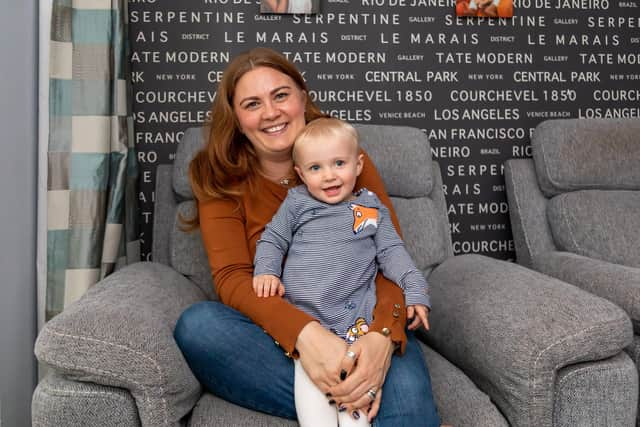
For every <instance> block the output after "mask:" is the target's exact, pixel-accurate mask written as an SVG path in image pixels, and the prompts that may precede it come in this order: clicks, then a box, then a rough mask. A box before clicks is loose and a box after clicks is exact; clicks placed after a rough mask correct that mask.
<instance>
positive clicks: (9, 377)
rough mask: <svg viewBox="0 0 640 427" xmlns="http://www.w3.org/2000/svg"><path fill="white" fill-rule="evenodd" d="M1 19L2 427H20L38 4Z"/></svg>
mask: <svg viewBox="0 0 640 427" xmlns="http://www.w3.org/2000/svg"><path fill="white" fill-rule="evenodd" d="M0 15H1V17H0V24H1V25H0V28H2V29H3V31H4V34H5V36H4V37H2V38H1V40H0V61H1V66H0V70H1V71H0V77H1V78H0V94H2V102H1V103H0V128H2V136H0V143H1V144H2V156H0V204H1V206H2V207H1V208H0V278H1V281H0V399H1V405H2V408H1V409H0V410H1V415H0V419H1V422H0V424H1V425H2V426H7V427H9V426H11V427H14V426H15V427H22V426H29V425H30V424H31V422H30V419H31V416H30V413H31V410H30V407H31V393H32V392H33V389H34V387H35V383H36V369H35V358H34V356H33V342H34V340H35V334H36V267H35V259H36V177H37V138H36V137H37V108H36V105H37V104H36V101H37V99H36V96H37V95H36V88H37V81H38V80H37V74H36V70H37V65H36V64H37V37H38V34H37V28H38V19H37V5H36V2H33V1H25V2H22V1H12V2H7V4H5V5H3V7H2V14H0Z"/></svg>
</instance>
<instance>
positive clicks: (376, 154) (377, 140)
mask: <svg viewBox="0 0 640 427" xmlns="http://www.w3.org/2000/svg"><path fill="white" fill-rule="evenodd" d="M355 127H356V129H357V130H358V134H359V135H360V143H361V146H362V148H364V150H365V151H366V152H367V153H368V154H369V156H370V157H371V159H372V160H373V163H374V164H375V165H376V168H378V172H379V173H380V175H382V176H383V177H384V178H383V181H384V184H385V186H386V189H387V192H388V193H389V194H390V195H392V196H398V197H421V196H426V195H428V194H429V193H431V190H432V188H433V181H432V179H431V175H432V167H431V148H430V145H429V140H428V139H427V136H426V135H425V134H424V132H422V131H420V130H419V129H416V128H411V127H400V126H394V127H391V126H382V125H356V126H355ZM208 129H209V128H207V127H194V128H189V129H187V130H186V132H185V133H184V136H183V137H182V139H181V141H180V144H179V145H178V149H177V151H176V158H175V160H174V167H173V190H174V191H175V192H176V194H177V195H178V197H179V198H180V199H181V200H189V199H193V193H192V191H191V185H190V184H189V178H188V176H187V171H188V170H189V162H190V161H191V159H193V156H195V154H196V153H197V152H198V151H199V150H200V149H202V147H203V146H204V144H205V138H206V137H207V135H208ZM400 144H402V146H403V149H402V150H398V149H397V147H398V146H399V145H400ZM398 165H402V168H398ZM407 170H408V171H411V173H406V171H407Z"/></svg>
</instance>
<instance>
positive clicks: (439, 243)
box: [391, 197, 449, 271]
mask: <svg viewBox="0 0 640 427" xmlns="http://www.w3.org/2000/svg"><path fill="white" fill-rule="evenodd" d="M391 201H392V202H393V206H394V208H395V210H396V213H397V214H398V220H399V221H400V228H401V229H402V237H403V240H404V242H405V246H406V248H407V252H409V255H411V259H413V262H414V263H415V264H416V267H418V268H419V269H420V270H423V271H424V270H427V269H429V268H433V267H435V266H436V265H438V264H439V263H441V262H442V261H444V260H445V259H446V258H447V257H448V256H449V252H448V246H447V243H448V242H449V234H448V229H447V228H445V227H443V226H442V223H441V222H442V221H441V216H439V215H438V214H439V212H437V211H436V207H435V206H434V202H433V200H431V199H430V198H428V197H419V198H415V199H401V198H398V197H392V198H391ZM425 236H427V237H426V238H425Z"/></svg>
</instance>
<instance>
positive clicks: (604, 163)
mask: <svg viewBox="0 0 640 427" xmlns="http://www.w3.org/2000/svg"><path fill="white" fill-rule="evenodd" d="M531 147H532V149H533V158H534V160H535V164H536V171H537V176H538V182H539V184H540V188H541V189H542V192H543V193H544V194H545V195H546V196H547V197H551V196H554V195H556V194H560V193H563V192H566V191H574V190H588V189H601V190H615V189H618V190H640V167H638V165H639V164H640V120H638V119H593V120H579V119H570V120H548V121H545V122H542V123H540V124H539V125H538V126H537V127H536V130H535V132H534V135H533V138H532V139H531Z"/></svg>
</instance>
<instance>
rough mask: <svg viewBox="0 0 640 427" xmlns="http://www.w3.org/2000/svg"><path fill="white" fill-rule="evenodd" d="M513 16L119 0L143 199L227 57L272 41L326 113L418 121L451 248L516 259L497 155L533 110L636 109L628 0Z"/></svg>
mask: <svg viewBox="0 0 640 427" xmlns="http://www.w3.org/2000/svg"><path fill="white" fill-rule="evenodd" d="M514 5H515V9H514V14H515V16H514V18H512V19H486V18H485V19H475V18H459V19H456V18H455V17H454V16H453V14H454V1H453V0H322V2H321V13H320V14H318V15H315V16H313V15H311V16H300V15H294V16H291V15H261V14H260V13H259V1H257V0H204V1H202V0H200V1H195V0H192V1H183V2H179V3H176V2H169V1H166V0H131V1H130V2H129V7H130V23H131V29H130V40H131V46H132V48H133V52H132V57H131V60H132V68H133V71H134V75H133V87H134V102H135V103H134V111H135V122H136V125H135V126H136V127H135V140H136V144H137V149H138V154H139V160H140V166H141V170H142V174H141V175H142V183H141V184H142V185H141V192H140V201H141V206H142V214H141V215H142V224H143V227H145V228H144V233H145V236H146V237H145V245H144V247H143V251H144V252H146V253H147V254H148V249H149V244H150V242H149V240H150V239H149V238H148V236H149V233H150V228H151V227H150V224H151V221H152V210H153V191H152V190H153V176H154V171H155V167H156V165H157V164H159V163H168V162H170V161H171V160H172V156H173V153H174V151H175V148H176V141H177V140H178V139H179V137H180V135H181V133H182V132H183V131H184V130H185V129H186V128H187V127H189V126H196V125H198V123H200V122H202V121H203V120H205V119H206V117H207V109H208V108H209V104H210V102H211V99H213V97H214V96H215V91H216V83H217V82H218V79H219V78H220V75H221V71H222V70H223V69H224V67H225V65H226V63H227V62H228V61H229V58H232V57H233V56H234V55H235V54H237V53H238V52H241V51H244V50H247V49H249V48H251V47H254V46H266V47H272V48H275V49H277V50H280V51H282V52H283V53H284V54H285V55H287V56H288V57H289V59H290V60H291V61H293V62H294V63H295V64H296V65H297V66H298V67H299V68H300V70H302V71H303V72H304V77H305V79H306V80H307V83H308V85H309V88H310V89H311V91H310V95H311V97H312V98H313V99H315V100H317V101H318V103H319V105H320V107H321V108H322V109H323V110H324V111H326V112H328V113H330V114H332V115H335V116H338V117H340V118H343V119H345V120H349V121H352V122H360V123H376V124H395V125H409V126H415V127H418V128H420V129H423V130H424V131H425V132H426V133H427V135H428V136H429V139H430V140H431V143H432V153H433V156H434V157H435V158H436V159H437V160H438V161H439V163H440V166H441V168H442V171H443V181H444V185H445V192H446V197H447V203H448V211H449V219H450V222H451V226H452V230H451V231H452V237H453V241H454V250H455V252H456V253H468V252H475V253H483V254H486V255H490V256H494V257H497V258H506V259H509V258H513V256H514V250H513V241H512V238H511V231H510V226H509V217H508V206H507V203H506V196H505V192H504V179H503V175H502V172H503V169H502V165H503V163H504V161H505V160H507V159H509V158H514V157H528V156H530V144H529V141H530V133H531V131H532V130H533V129H534V128H535V126H536V125H537V124H538V123H539V122H540V121H542V120H546V119H553V118H565V117H567V118H585V117H608V116H611V117H638V116H640V107H639V105H640V103H639V102H638V101H640V90H639V89H638V82H640V72H638V65H639V64H640V53H638V52H639V50H638V48H639V47H640V37H639V36H638V28H639V27H640V9H639V8H638V6H639V5H640V2H639V1H638V0H631V1H626V0H624V1H622V0H515V1H514Z"/></svg>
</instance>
